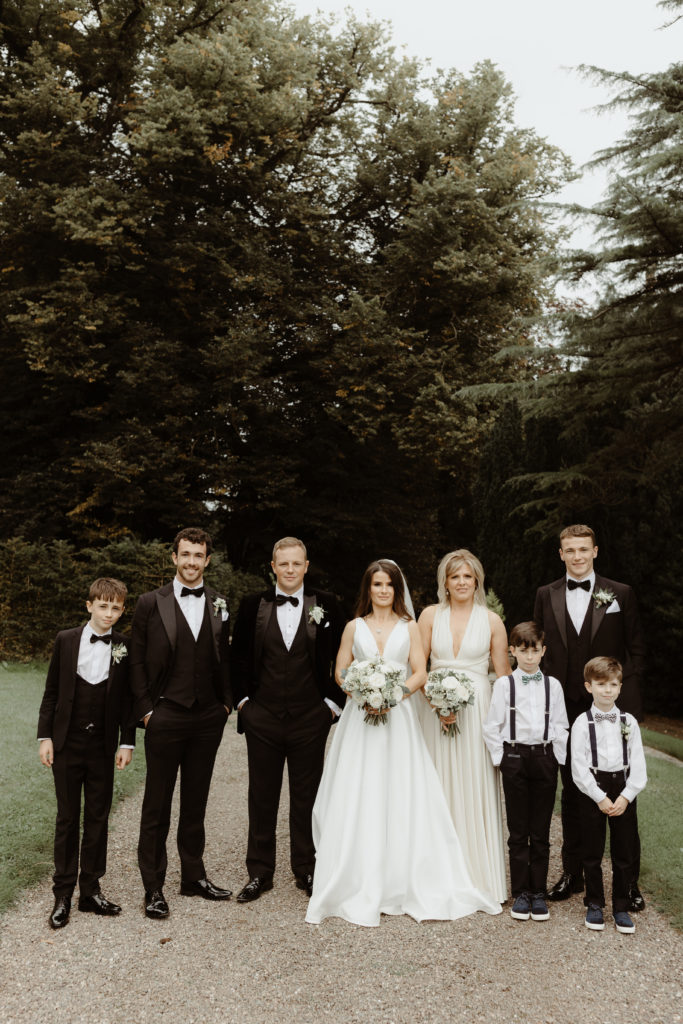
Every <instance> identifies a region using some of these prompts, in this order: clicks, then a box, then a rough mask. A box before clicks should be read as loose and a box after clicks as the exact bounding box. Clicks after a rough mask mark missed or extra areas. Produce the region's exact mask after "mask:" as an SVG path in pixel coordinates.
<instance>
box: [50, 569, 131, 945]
mask: <svg viewBox="0 0 683 1024" xmlns="http://www.w3.org/2000/svg"><path fill="white" fill-rule="evenodd" d="M126 593H127V588H126V585H125V583H122V582H121V580H116V579H110V578H108V577H100V578H99V579H97V580H95V582H94V583H93V584H92V586H91V587H90V593H89V595H88V600H87V601H86V607H87V609H88V612H89V613H90V621H89V622H88V623H87V624H86V625H85V626H77V627H76V628H75V629H65V630H62V632H61V633H58V634H57V639H56V640H55V646H54V651H53V654H52V659H51V661H50V667H49V669H48V673H47V680H46V683H45V693H44V695H43V700H42V702H41V705H40V714H39V717H38V739H39V740H40V748H39V755H40V760H41V761H42V763H43V764H44V765H45V766H46V767H47V768H52V774H53V778H54V783H55V792H56V795H57V822H56V825H55V844H54V850H55V873H54V876H53V883H54V884H53V892H54V897H55V904H54V907H53V909H52V913H51V914H50V917H49V924H50V927H51V928H64V926H65V925H66V924H68V921H69V914H70V911H71V897H72V894H73V891H74V888H75V886H76V879H77V877H78V888H79V899H78V909H79V910H82V911H86V912H90V913H93V914H99V915H101V916H105V917H114V916H116V915H117V914H120V913H121V907H120V906H118V904H117V903H113V902H112V901H111V900H108V899H106V897H105V896H103V894H102V891H101V890H100V879H101V878H102V876H103V875H104V873H105V870H106V866H107V834H108V823H109V811H110V809H111V801H112V795H113V792H114V754H115V753H116V767H117V768H125V767H126V765H127V764H129V762H130V759H131V757H132V753H133V747H134V745H135V728H134V727H133V726H131V725H129V724H127V723H128V722H129V719H130V704H131V700H130V690H129V687H128V660H127V656H128V646H127V645H128V641H127V639H126V638H125V637H124V636H123V635H122V634H121V633H117V632H115V630H114V628H113V627H114V626H115V625H116V623H117V622H118V620H119V619H120V617H121V615H123V612H124V605H125V602H126ZM119 734H120V738H121V745H120V747H119V749H118V751H117V750H116V747H117V744H118V742H119ZM81 793H82V794H83V838H82V840H81V842H80V872H79V838H80V835H79V833H80V821H81Z"/></svg>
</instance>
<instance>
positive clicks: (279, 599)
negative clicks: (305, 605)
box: [275, 594, 299, 608]
mask: <svg viewBox="0 0 683 1024" xmlns="http://www.w3.org/2000/svg"><path fill="white" fill-rule="evenodd" d="M288 601H289V603H290V604H293V605H294V607H295V608H296V607H297V606H298V604H299V598H298V597H294V596H293V595H292V594H276V595H275V604H276V605H278V607H279V606H280V605H283V604H287V602H288Z"/></svg>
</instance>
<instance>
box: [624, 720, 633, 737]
mask: <svg viewBox="0 0 683 1024" xmlns="http://www.w3.org/2000/svg"><path fill="white" fill-rule="evenodd" d="M632 732H633V726H632V725H631V724H630V723H629V722H622V723H621V735H622V736H623V737H624V739H625V740H627V739H628V738H629V736H630V735H631V733H632Z"/></svg>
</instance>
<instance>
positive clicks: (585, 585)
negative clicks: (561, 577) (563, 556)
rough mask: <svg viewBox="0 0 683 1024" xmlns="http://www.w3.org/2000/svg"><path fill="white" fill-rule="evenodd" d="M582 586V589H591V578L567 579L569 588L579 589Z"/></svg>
mask: <svg viewBox="0 0 683 1024" xmlns="http://www.w3.org/2000/svg"><path fill="white" fill-rule="evenodd" d="M579 587H581V589H582V590H590V588H591V581H590V580H567V590H578V588H579Z"/></svg>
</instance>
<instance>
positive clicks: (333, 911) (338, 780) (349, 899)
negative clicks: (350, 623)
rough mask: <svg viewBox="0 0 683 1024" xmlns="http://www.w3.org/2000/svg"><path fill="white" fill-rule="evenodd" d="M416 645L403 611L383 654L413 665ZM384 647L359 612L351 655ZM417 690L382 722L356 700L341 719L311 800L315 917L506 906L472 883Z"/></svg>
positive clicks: (448, 916) (422, 914) (367, 919)
mask: <svg viewBox="0 0 683 1024" xmlns="http://www.w3.org/2000/svg"><path fill="white" fill-rule="evenodd" d="M409 652H410V635H409V632H408V627H407V624H406V622H404V621H402V622H399V623H397V624H396V626H395V627H394V629H393V632H392V633H391V635H390V636H389V638H388V640H387V644H386V647H385V650H384V654H383V657H384V659H385V661H388V662H390V663H391V664H392V665H396V666H398V667H399V668H402V669H404V670H405V671H406V672H407V674H408V675H409V674H410V670H409V669H408V667H407V662H408V655H409ZM378 653H379V651H378V648H377V644H376V642H375V638H374V636H373V634H372V632H371V630H370V629H369V627H368V625H367V623H366V622H365V621H364V620H363V619H356V626H355V638H354V642H353V656H354V658H355V659H356V660H357V661H362V660H364V659H366V658H375V657H377V655H378ZM418 700H422V697H421V696H420V695H419V694H416V695H414V696H413V697H411V698H409V699H406V700H403V701H402V702H401V703H400V704H398V705H397V706H396V707H394V708H392V709H391V710H390V711H389V713H388V721H387V723H386V724H385V725H381V724H380V725H376V726H373V725H370V724H367V723H366V722H365V721H364V714H365V713H364V712H363V711H362V710H361V709H360V708H359V707H358V705H357V704H355V703H354V702H353V701H351V700H349V701H347V704H346V707H345V708H344V711H343V713H342V716H341V719H340V721H339V722H338V724H337V725H336V726H335V727H334V736H333V740H332V743H331V746H330V750H329V753H328V755H327V759H326V761H325V769H324V771H323V776H322V780H321V783H320V788H319V790H318V795H317V797H316V801H315V806H314V808H313V839H314V841H315V845H316V866H315V876H314V883H313V895H312V897H311V900H310V902H309V905H308V911H307V914H306V920H307V921H308V922H309V923H311V924H319V923H320V922H321V921H323V920H324V919H325V918H327V917H341V918H343V919H344V920H346V921H350V922H352V923H353V924H358V925H368V926H371V925H378V924H379V921H380V915H381V914H409V915H410V916H411V917H413V918H414V919H415V920H416V921H423V920H454V919H456V918H459V917H464V916H466V915H467V914H472V913H474V912H475V911H477V910H483V911H485V912H486V913H489V914H497V913H500V906H499V905H498V903H496V902H495V901H494V900H491V899H487V898H486V897H485V896H483V895H482V894H481V893H480V892H478V891H477V890H476V889H475V887H474V885H473V884H472V881H471V878H470V875H469V873H468V870H467V867H466V865H465V859H464V857H463V854H462V850H461V846H460V842H459V841H458V837H457V835H456V832H455V829H454V828H453V824H452V821H451V817H450V813H449V809H448V807H447V805H446V801H445V799H444V795H443V790H442V787H441V783H440V781H439V779H438V777H437V774H436V771H435V769H434V765H433V764H432V761H431V758H430V756H429V752H428V751H427V747H426V745H425V742H424V739H423V736H422V732H421V730H420V726H419V723H418V720H417V714H416V709H415V705H416V702H417V701H418Z"/></svg>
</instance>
